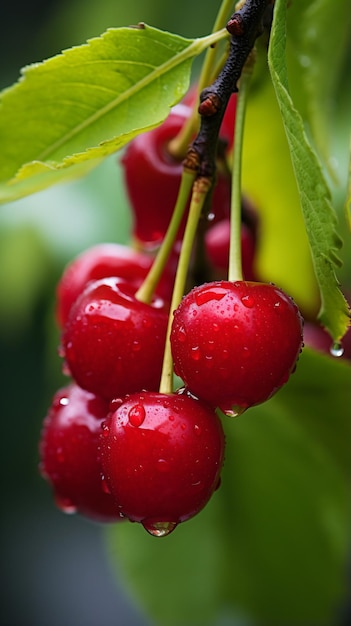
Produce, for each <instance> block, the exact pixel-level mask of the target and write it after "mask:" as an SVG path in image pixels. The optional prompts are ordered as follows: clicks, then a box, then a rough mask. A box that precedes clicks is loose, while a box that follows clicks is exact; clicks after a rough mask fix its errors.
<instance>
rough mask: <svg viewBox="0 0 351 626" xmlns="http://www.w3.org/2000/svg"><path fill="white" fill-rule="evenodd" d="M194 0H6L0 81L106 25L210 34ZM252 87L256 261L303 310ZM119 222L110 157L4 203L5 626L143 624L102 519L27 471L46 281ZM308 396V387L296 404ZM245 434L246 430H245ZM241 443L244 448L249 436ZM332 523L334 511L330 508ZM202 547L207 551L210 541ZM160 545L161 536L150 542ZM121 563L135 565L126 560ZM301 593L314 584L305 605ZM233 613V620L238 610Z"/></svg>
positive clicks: (36, 419) (309, 281) (0, 265)
mask: <svg viewBox="0 0 351 626" xmlns="http://www.w3.org/2000/svg"><path fill="white" fill-rule="evenodd" d="M201 6H202V8H201V12H199V10H198V4H197V3H195V2H193V3H189V2H185V0H179V2H178V3H177V10H176V11H170V8H169V5H168V4H167V3H164V2H162V1H161V0H152V1H151V0H137V1H135V2H133V4H132V6H130V5H127V4H126V3H121V2H112V0H101V1H100V2H99V3H98V5H96V3H93V2H92V0H87V1H86V2H82V1H78V0H75V1H74V2H68V0H66V1H65V2H60V3H58V2H56V1H53V0H51V2H45V3H44V2H39V1H36V2H34V3H31V4H30V5H28V4H23V5H22V6H21V7H20V8H19V6H18V5H16V6H14V5H13V6H12V5H11V3H6V6H5V5H4V4H3V6H2V8H1V12H2V15H1V20H0V24H1V26H2V31H3V32H2V33H1V37H0V45H1V46H2V49H1V50H0V53H1V57H0V58H2V59H6V63H5V64H3V66H2V67H1V70H0V86H6V85H8V84H10V83H12V82H13V81H14V80H16V79H17V77H18V70H19V68H20V67H21V66H23V65H25V64H27V63H29V62H33V61H39V60H42V59H44V58H46V57H48V56H51V55H53V54H56V53H57V52H59V51H60V49H62V48H66V47H68V46H71V45H76V44H79V43H81V42H84V41H85V40H86V39H87V38H89V37H91V36H95V35H97V34H99V33H101V32H103V31H104V30H105V29H106V28H107V27H109V26H121V25H128V24H133V23H137V22H138V21H141V20H144V21H146V22H148V23H149V24H152V25H154V26H157V27H160V28H164V29H167V30H171V31H173V32H178V33H179V34H182V35H184V36H190V37H194V36H197V35H203V34H207V33H208V32H209V31H210V29H211V25H212V22H213V18H214V14H215V12H216V9H217V6H216V3H212V2H209V1H206V2H203V3H202V5H201ZM14 33H16V36H14ZM292 70H294V68H292ZM297 84H298V83H297ZM256 87H257V92H256V96H257V98H258V99H262V102H261V104H260V107H259V110H260V111H265V112H267V111H268V119H267V118H266V117H265V119H264V121H263V120H262V118H259V119H258V120H257V116H256V114H255V107H253V110H252V111H250V110H249V112H248V117H249V120H250V119H251V124H250V126H251V134H250V133H249V137H248V145H249V149H248V153H247V154H246V156H245V159H246V163H247V165H248V167H247V170H246V171H248V172H251V171H252V169H253V168H255V163H257V162H258V161H259V162H261V163H264V165H265V167H264V168H261V169H259V171H257V175H255V177H252V176H251V175H250V176H248V175H246V176H247V178H246V179H245V187H246V188H247V189H248V190H249V191H250V194H251V195H252V197H253V198H254V199H256V200H257V202H258V203H259V204H260V210H261V213H262V220H263V229H262V246H261V249H260V253H259V254H260V261H259V263H260V269H261V272H262V275H263V277H264V278H266V279H271V280H272V279H274V280H276V281H277V282H278V283H279V284H281V285H282V286H283V287H285V288H287V289H288V290H289V291H290V292H291V293H292V294H293V295H294V296H295V297H296V298H297V299H298V301H300V302H301V301H302V302H303V303H304V304H305V306H306V308H307V309H308V314H309V315H313V314H314V313H315V311H316V309H317V307H318V302H317V301H316V298H315V283H314V277H313V274H312V272H311V265H310V260H309V252H308V247H307V243H306V241H305V239H304V236H303V226H302V221H301V218H300V217H299V213H298V211H295V209H294V207H295V206H296V201H295V200H294V198H295V195H294V194H296V190H295V189H294V186H293V184H292V183H291V177H289V176H288V177H287V178H284V177H279V175H277V173H278V172H279V168H278V169H277V161H279V163H280V165H279V167H280V168H281V169H284V165H287V168H288V170H289V164H288V158H287V155H286V153H285V152H284V150H286V148H284V140H283V139H282V137H283V134H282V130H281V129H280V130H279V129H278V130H276V125H275V124H274V121H275V120H276V116H277V115H278V113H277V110H276V109H274V107H273V108H272V106H271V105H272V102H273V100H272V94H271V93H267V90H266V89H263V90H260V89H259V84H257V85H256ZM293 87H294V84H293ZM295 89H296V86H295ZM256 107H257V101H256ZM256 110H257V108H256ZM250 116H251V117H250ZM255 117H256V120H255ZM344 120H345V118H344V117H341V119H340V120H338V125H337V127H338V132H337V133H334V135H333V137H334V141H340V143H341V144H342V145H344V139H345V136H344V135H345V123H344ZM267 126H269V127H270V128H272V129H275V130H276V134H273V136H271V137H270V139H271V146H270V148H269V151H268V153H267V152H266V149H265V137H266V135H265V132H264V130H265V128H267ZM335 128H336V126H334V129H335ZM273 146H275V150H273V151H272V147H273ZM262 150H263V154H262V152H261V151H262ZM272 153H273V156H270V155H271V154H272ZM274 155H275V157H274ZM262 189H264V194H261V190H262ZM284 194H285V196H286V198H287V200H286V205H287V206H286V207H283V209H284V210H286V214H287V215H288V216H289V215H290V218H289V217H285V218H284V219H279V217H278V216H277V212H273V211H272V210H270V207H271V206H272V205H274V206H277V205H279V204H280V205H281V204H282V198H284ZM262 197H263V200H262ZM335 197H336V198H337V201H336V206H337V209H338V213H339V219H340V224H341V231H342V234H343V235H344V237H346V239H347V237H348V236H349V235H348V234H347V229H346V224H345V220H344V215H343V203H342V197H341V194H340V197H339V198H338V192H337V191H336V194H335ZM291 211H293V212H292V213H291ZM292 216H293V217H292ZM129 227H130V216H129V213H128V206H127V200H126V198H125V194H124V190H123V186H122V182H121V178H120V173H119V171H118V168H117V167H116V157H113V158H110V159H108V160H107V161H106V163H105V164H104V165H103V166H101V167H99V168H98V169H97V170H96V171H94V172H92V173H91V174H90V175H89V176H88V177H87V178H86V179H84V180H81V181H78V182H76V183H71V184H67V185H63V186H58V187H55V188H53V189H52V190H49V191H45V192H42V193H40V194H36V195H34V196H31V197H29V198H27V199H25V200H22V201H19V202H16V203H13V204H11V205H8V206H5V207H3V208H2V210H1V214H0V322H1V324H0V349H1V368H2V372H1V401H2V407H3V408H2V413H3V415H4V418H3V436H2V438H1V445H2V450H1V460H2V463H3V468H2V476H3V477H5V476H6V480H3V483H4V484H3V504H4V510H5V514H4V516H3V520H2V541H3V550H2V552H3V555H4V558H3V564H4V567H5V570H6V571H5V572H4V576H3V580H4V581H5V583H4V585H3V588H2V591H3V595H4V603H3V606H4V618H3V621H4V624H6V626H12V625H13V626H15V625H16V626H41V624H43V625H44V624H45V626H56V625H57V626H59V625H60V626H62V624H63V623H64V624H66V625H67V626H71V625H72V626H73V624H77V623H84V624H85V625H86V626H95V625H96V626H97V624H99V626H112V625H114V624H119V623H121V624H123V623H128V624H130V626H132V624H135V626H142V625H143V624H145V623H146V621H145V618H144V616H143V615H142V613H141V610H140V607H138V605H136V604H135V603H134V599H132V598H131V597H130V596H129V595H126V593H127V592H125V588H124V583H123V580H122V577H121V576H120V575H119V574H118V572H117V579H118V581H119V586H118V587H117V591H116V588H115V587H114V585H113V582H112V577H111V573H110V570H109V565H108V563H107V562H106V560H105V558H104V545H103V538H102V536H101V533H100V529H99V528H98V527H97V526H94V525H93V524H89V523H87V522H84V521H83V520H81V519H80V518H68V517H66V516H64V515H62V514H61V513H60V512H58V511H56V510H55V509H54V507H53V505H52V500H51V495H50V493H49V491H48V489H47V486H46V485H45V483H44V482H43V481H42V480H41V479H40V478H39V477H38V474H37V441H38V437H39V432H40V427H41V421H42V418H43V416H44V415H45V412H46V409H47V406H48V405H49V403H50V400H51V397H52V394H53V393H54V391H55V390H56V389H57V387H58V386H59V385H60V384H63V383H64V379H63V378H62V376H61V373H60V363H59V359H58V358H57V356H56V346H57V344H58V335H57V330H56V327H55V324H54V321H53V306H54V288H55V283H56V282H57V279H58V277H59V276H60V273H61V271H62V268H63V266H64V264H65V263H66V262H67V261H68V260H69V259H70V258H71V257H72V256H74V255H75V254H76V253H78V252H79V251H80V250H83V249H84V248H86V247H88V246H89V245H91V244H93V243H97V242H99V241H105V240H110V239H111V232H112V233H114V240H115V241H117V242H125V241H126V240H127V239H128V232H129ZM292 229H293V230H292ZM292 240H293V242H296V243H295V244H293V243H292ZM277 242H278V245H277ZM349 249H350V248H349ZM343 255H344V261H345V265H344V269H343V270H342V272H341V275H340V277H341V280H342V281H343V283H344V284H345V285H346V284H347V279H348V277H349V276H350V267H351V260H350V258H348V257H347V254H346V253H345V251H344V252H343ZM282 258H283V259H284V262H282V260H281V259H282ZM272 272H273V275H272ZM301 276H303V280H300V277H301ZM349 286H350V285H349ZM308 393H310V392H309V391H308V390H306V401H307V400H308V398H307V394H308ZM307 404H308V402H307ZM312 408H313V404H312ZM345 410H346V409H345ZM253 423H255V421H254V419H253ZM241 437H244V438H245V431H244V433H243V434H242V435H241ZM239 438H240V437H239ZM242 445H243V448H242V449H243V450H245V440H244V441H243V442H242ZM213 510H214V509H213ZM214 511H215V510H214ZM213 514H214V515H216V513H215V512H214V513H212V512H211V511H210V513H209V516H211V515H213ZM330 523H337V520H335V518H334V519H332V518H331V521H330ZM131 529H132V530H133V532H134V531H135V529H134V528H133V527H131ZM126 532H127V533H128V532H130V531H129V530H128V531H126ZM258 536H259V535H257V534H256V537H258ZM170 539H171V538H170ZM131 541H133V539H131ZM136 545H137V546H140V545H141V544H139V543H138V542H137V543H136ZM145 545H146V544H145ZM148 545H150V544H148ZM212 545H213V547H214V548H215V546H216V543H215V541H214V543H213V544H212ZM161 548H162V545H161V544H160V548H157V550H159V549H161ZM117 550H118V547H117ZM147 550H148V548H147V547H146V548H145V558H150V559H152V558H155V554H153V553H151V554H150V555H149V557H148V552H147ZM156 562H157V563H159V561H156ZM130 566H131V568H133V563H130ZM166 566H167V564H166V565H165V564H164V565H163V567H166ZM321 567H323V563H322V564H321ZM132 571H133V569H132ZM135 578H137V576H135ZM200 591H201V589H200ZM128 593H129V592H128ZM309 593H310V590H308V591H307V598H306V603H308V596H309ZM345 604H347V599H345ZM346 610H347V609H346V608H345V612H346ZM123 611H126V613H123ZM338 614H339V615H340V618H339V623H340V624H341V623H342V620H343V619H345V624H346V623H347V621H346V620H347V617H346V613H345V618H344V617H343V615H344V609H343V607H339V609H338ZM117 616H118V617H117ZM126 616H127V617H126ZM126 619H128V620H129V621H128V622H126V621H125V620H126ZM228 620H229V621H228ZM233 620H234V618H233V615H232V613H229V614H228V615H226V613H225V612H224V614H223V615H222V617H221V619H220V623H221V624H226V623H228V624H232V625H234V621H233ZM236 623H238V624H239V623H243V621H242V620H241V618H239V617H238V618H237V620H236ZM304 626H305V624H304ZM306 626H310V625H309V624H308V625H307V624H306ZM317 626H319V625H317Z"/></svg>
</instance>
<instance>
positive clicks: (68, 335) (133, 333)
mask: <svg viewBox="0 0 351 626" xmlns="http://www.w3.org/2000/svg"><path fill="white" fill-rule="evenodd" d="M134 294H135V287H134V286H132V285H130V284H129V283H127V282H126V281H123V280H122V279H118V278H103V279H101V280H98V281H93V282H90V283H89V284H88V285H87V287H86V289H85V290H84V291H83V293H81V295H80V296H79V297H78V299H77V300H76V302H75V304H74V305H73V306H72V309H71V312H70V315H69V319H68V321H67V324H66V327H65V330H64V332H63V335H62V346H61V355H62V356H63V357H64V358H65V361H66V366H67V367H68V370H69V372H70V374H71V375H72V376H73V378H74V379H75V381H76V382H77V384H78V385H79V386H80V387H82V388H83V389H87V390H88V391H91V392H92V393H96V394H97V395H100V396H102V397H104V398H107V399H108V400H111V399H112V398H115V397H117V396H123V395H125V394H126V393H132V392H134V391H139V390H140V389H150V390H155V389H158V387H159V382H160V376H161V369H162V361H163V352H164V344H165V337H166V330H167V322H168V316H167V313H166V312H165V308H164V303H163V301H162V300H161V299H160V298H155V299H154V300H153V302H152V303H151V304H146V303H144V302H140V301H139V300H137V299H136V297H135V295H134Z"/></svg>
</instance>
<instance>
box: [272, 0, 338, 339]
mask: <svg viewBox="0 0 351 626" xmlns="http://www.w3.org/2000/svg"><path fill="white" fill-rule="evenodd" d="M268 61H269V67H270V72H271V76H272V82H273V85H274V88H275V91H276V96H277V100H278V104H279V107H280V111H281V115H282V119H283V122H284V126H285V132H286V135H287V140H288V143H289V147H290V155H291V160H292V164H293V168H294V171H295V177H296V182H297V186H298V189H299V194H300V202H301V208H302V211H303V215H304V219H305V224H306V231H307V235H308V238H309V242H310V247H311V252H312V259H313V264H314V268H315V272H316V278H317V281H318V284H319V288H320V293H321V301H322V304H321V309H320V313H319V319H320V321H321V323H322V324H323V325H324V326H325V327H326V328H327V330H328V331H329V332H330V334H331V336H332V337H333V339H334V341H336V342H338V341H340V339H341V338H342V337H343V335H344V334H345V332H346V330H347V328H348V325H349V311H348V307H347V303H346V301H345V298H344V297H343V295H342V293H341V292H340V290H339V288H338V282H337V279H336V275H335V268H336V266H338V265H340V261H339V258H338V250H339V249H340V247H341V245H342V242H341V239H340V237H339V236H338V234H337V232H336V215H335V212H334V211H333V208H332V204H331V193H330V189H329V187H328V185H327V182H326V180H325V177H324V174H323V171H322V167H321V164H320V162H319V159H318V157H317V155H316V153H315V151H314V150H313V148H312V146H311V144H310V142H309V140H308V138H307V135H306V133H305V130H304V125H303V120H302V118H301V115H300V114H299V112H298V111H297V109H296V108H295V106H294V103H293V101H292V99H291V96H290V93H289V87H288V74H287V67H286V2H285V0H277V2H276V4H275V9H274V19H273V25H272V33H271V40H270V47H269V53H268Z"/></svg>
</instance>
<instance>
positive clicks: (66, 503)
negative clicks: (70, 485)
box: [55, 495, 78, 515]
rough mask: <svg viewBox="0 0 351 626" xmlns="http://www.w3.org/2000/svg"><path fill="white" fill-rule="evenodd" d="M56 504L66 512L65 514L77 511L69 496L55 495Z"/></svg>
mask: <svg viewBox="0 0 351 626" xmlns="http://www.w3.org/2000/svg"><path fill="white" fill-rule="evenodd" d="M55 503H56V506H57V507H58V508H59V509H60V510H61V511H62V512H63V513H67V515H73V514H74V513H77V510H78V509H77V507H76V505H75V504H74V503H73V502H72V500H70V498H63V497H62V496H58V495H56V496H55Z"/></svg>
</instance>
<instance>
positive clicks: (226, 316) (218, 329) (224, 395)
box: [171, 281, 302, 415]
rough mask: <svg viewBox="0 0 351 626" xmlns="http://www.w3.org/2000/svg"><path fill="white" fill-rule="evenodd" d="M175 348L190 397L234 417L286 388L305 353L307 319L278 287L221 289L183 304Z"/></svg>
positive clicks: (216, 286) (210, 288)
mask: <svg viewBox="0 0 351 626" xmlns="http://www.w3.org/2000/svg"><path fill="white" fill-rule="evenodd" d="M171 346H172V354H173V359H174V367H175V372H176V374H178V376H180V377H181V378H182V379H183V381H184V382H185V384H186V385H187V386H188V387H189V390H190V391H191V393H193V394H194V395H196V396H198V397H199V398H201V399H202V400H204V401H206V402H208V403H209V404H210V405H212V406H218V407H220V408H221V409H222V411H224V412H225V413H227V414H232V415H234V414H238V413H240V412H242V411H243V410H245V409H246V408H247V407H249V406H252V405H254V404H259V403H260V402H263V401H265V400H267V399H268V398H270V397H271V396H272V395H273V394H274V393H275V392H276V391H277V390H278V389H279V388H280V387H281V386H282V385H283V384H284V383H286V382H287V380H288V378H289V376H290V374H291V372H292V371H293V370H294V368H295V364H296V361H297V358H298V356H299V353H300V351H301V348H302V318H301V315H300V313H299V311H298V308H297V306H296V305H295V303H294V302H293V301H292V299H291V298H289V297H288V296H287V295H286V294H285V293H284V292H283V291H282V290H280V289H278V288H277V287H275V286H274V285H271V284H263V283H254V282H247V281H237V282H229V281H215V282H212V283H207V284H204V285H201V286H200V287H195V288H194V289H193V290H192V291H191V292H189V293H188V294H187V295H186V296H185V297H184V298H183V300H182V302H181V304H180V305H179V307H178V308H177V310H176V311H175V313H174V320H173V325H172V332H171Z"/></svg>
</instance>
